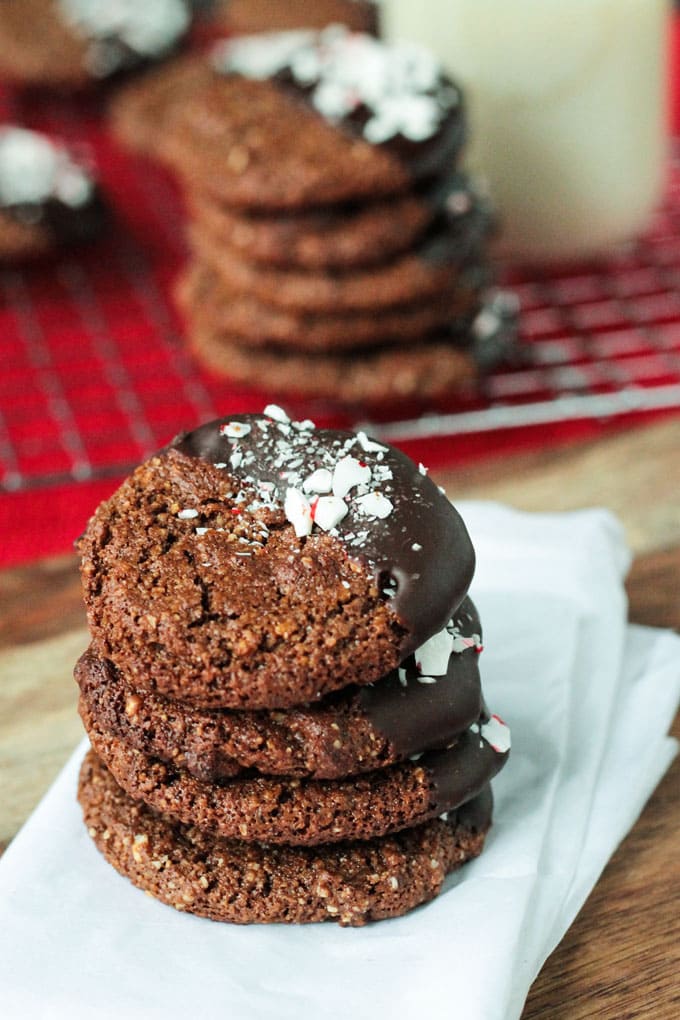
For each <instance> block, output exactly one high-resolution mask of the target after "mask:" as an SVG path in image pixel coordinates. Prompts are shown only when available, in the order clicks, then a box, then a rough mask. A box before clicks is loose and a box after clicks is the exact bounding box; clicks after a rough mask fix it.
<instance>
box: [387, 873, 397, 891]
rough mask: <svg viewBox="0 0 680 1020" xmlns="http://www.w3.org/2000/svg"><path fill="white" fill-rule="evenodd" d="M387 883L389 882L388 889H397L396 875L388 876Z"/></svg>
mask: <svg viewBox="0 0 680 1020" xmlns="http://www.w3.org/2000/svg"><path fill="white" fill-rule="evenodd" d="M389 882H390V889H398V888H399V879H398V878H397V876H396V875H390V879H389Z"/></svg>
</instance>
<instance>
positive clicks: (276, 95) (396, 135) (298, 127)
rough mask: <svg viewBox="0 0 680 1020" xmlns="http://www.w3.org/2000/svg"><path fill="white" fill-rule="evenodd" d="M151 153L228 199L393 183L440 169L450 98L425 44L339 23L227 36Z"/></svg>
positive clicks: (261, 202) (458, 124)
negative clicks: (377, 36)
mask: <svg viewBox="0 0 680 1020" xmlns="http://www.w3.org/2000/svg"><path fill="white" fill-rule="evenodd" d="M212 64H213V67H214V68H215V69H216V71H217V74H216V76H215V79H214V80H213V81H212V82H211V84H209V85H208V86H207V87H206V88H205V89H203V90H201V91H199V92H198V93H196V94H192V95H190V96H189V97H188V98H187V99H186V101H185V102H184V103H183V104H182V108H181V110H180V111H179V112H178V114H177V116H176V117H173V123H172V130H171V131H168V132H166V133H165V135H164V137H163V138H162V139H160V140H159V155H160V156H161V157H162V158H163V159H165V160H166V161H167V162H168V163H169V165H170V166H171V167H172V168H173V169H174V170H176V171H177V172H178V173H179V174H180V175H181V177H182V178H183V179H184V181H185V182H186V183H187V185H189V186H190V187H193V188H195V189H198V190H200V191H203V192H204V193H206V194H207V195H211V196H213V200H215V201H217V202H220V203H223V204H225V205H228V206H231V207H235V208H239V209H241V208H251V209H253V208H254V209H269V210H271V211H276V210H291V209H303V208H309V207H310V206H319V205H326V204H328V203H336V202H346V201H360V200H366V199H374V198H377V197H380V196H387V195H393V194H398V193H400V192H404V191H406V190H408V189H409V188H410V187H411V186H412V185H413V184H414V182H415V181H417V180H418V179H421V178H423V177H425V178H426V177H429V176H432V175H435V174H440V173H442V172H443V171H444V170H445V169H447V168H449V167H450V166H451V165H452V164H453V162H454V160H455V157H456V155H457V153H458V151H459V150H460V147H461V145H462V142H463V137H464V116H463V111H462V100H461V96H460V92H459V90H458V89H457V87H456V86H455V85H454V84H453V83H452V82H450V81H449V80H448V79H447V78H446V77H444V76H443V74H442V72H441V70H440V68H439V65H438V64H437V62H436V61H435V60H434V58H432V57H431V56H430V55H429V54H428V53H427V51H424V50H421V49H418V48H412V47H410V46H406V45H403V46H391V47H390V46H386V45H384V44H381V43H378V42H377V41H376V40H374V39H371V38H370V37H369V36H366V35H353V34H351V33H347V32H346V31H344V30H342V29H340V28H334V29H329V30H326V31H325V32H322V33H316V32H291V33H279V34H276V35H272V36H266V37H257V36H251V37H248V38H244V39H235V40H228V41H226V42H224V43H223V44H221V46H219V47H217V48H216V49H215V50H214V51H213V54H212Z"/></svg>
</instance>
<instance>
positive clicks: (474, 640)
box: [449, 627, 482, 654]
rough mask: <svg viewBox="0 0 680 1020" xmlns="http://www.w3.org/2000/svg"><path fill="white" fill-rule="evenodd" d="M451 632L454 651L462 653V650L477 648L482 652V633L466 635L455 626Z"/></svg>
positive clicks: (452, 649)
mask: <svg viewBox="0 0 680 1020" xmlns="http://www.w3.org/2000/svg"><path fill="white" fill-rule="evenodd" d="M449 634H450V635H451V640H452V647H451V651H452V652H457V653H458V654H460V653H461V652H466V651H467V650H468V648H477V649H479V651H480V652H481V650H482V638H481V635H480V634H472V635H471V636H470V637H465V636H464V635H463V634H461V632H460V630H459V629H458V627H453V628H452V629H451V630H450V631H449Z"/></svg>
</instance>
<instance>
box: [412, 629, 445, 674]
mask: <svg viewBox="0 0 680 1020" xmlns="http://www.w3.org/2000/svg"><path fill="white" fill-rule="evenodd" d="M452 649H453V635H452V634H450V633H449V631H448V630H447V629H446V628H444V630H440V631H439V632H438V633H437V634H433V635H432V637H431V638H428V640H427V641H426V642H425V644H424V645H421V646H420V648H418V650H417V651H416V653H415V655H416V666H417V667H418V672H419V673H425V674H427V675H430V674H433V675H434V676H444V675H445V674H446V671H447V670H448V668H449V659H450V658H451V652H452Z"/></svg>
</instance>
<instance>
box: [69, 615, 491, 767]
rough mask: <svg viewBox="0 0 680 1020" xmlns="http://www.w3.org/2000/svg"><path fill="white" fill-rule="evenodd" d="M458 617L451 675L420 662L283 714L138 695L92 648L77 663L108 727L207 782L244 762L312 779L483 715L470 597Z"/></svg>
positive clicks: (394, 754)
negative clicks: (427, 671)
mask: <svg viewBox="0 0 680 1020" xmlns="http://www.w3.org/2000/svg"><path fill="white" fill-rule="evenodd" d="M453 623H454V626H455V634H456V643H455V645H454V648H453V651H451V653H450V655H449V662H448V665H447V672H446V675H445V676H439V677H431V676H425V677H423V674H422V673H420V672H419V671H418V669H417V666H416V663H415V660H414V659H412V660H408V661H407V662H406V663H405V664H404V668H402V669H401V670H400V671H396V670H395V671H394V672H393V673H391V674H389V675H388V676H387V677H383V678H382V680H380V681H378V682H377V683H375V684H372V685H369V686H366V687H351V688H345V690H343V691H340V692H338V693H337V694H335V695H329V696H328V697H327V698H325V699H324V700H323V701H322V702H319V703H318V704H315V705H309V706H306V707H302V708H293V709H289V710H288V711H285V712H284V711H278V712H266V711H259V712H253V711H250V712H243V711H227V710H221V711H220V710H213V711H209V710H205V709H204V710H200V709H194V708H190V707H189V706H187V705H183V704H181V703H179V702H176V701H171V700H169V699H167V698H161V697H159V696H158V695H155V694H153V693H149V692H146V693H144V692H142V693H139V692H137V691H135V690H134V689H133V688H132V687H130V685H129V684H128V683H126V682H125V681H124V679H123V678H122V677H121V675H120V674H119V672H118V671H117V670H116V669H115V667H114V666H113V665H112V663H110V662H107V661H106V660H105V659H101V658H100V657H98V656H97V655H96V654H95V653H94V651H93V650H92V649H90V650H89V651H88V652H86V653H85V654H84V655H83V656H82V657H81V659H80V660H79V662H78V664H77V666H76V669H75V677H76V680H77V682H78V685H79V687H80V692H81V713H82V715H83V718H84V719H86V720H93V722H94V725H95V726H96V727H97V729H98V730H99V731H100V732H102V733H107V734H109V735H111V736H113V737H116V738H117V739H119V740H121V741H122V742H123V743H125V744H126V745H127V746H129V747H133V748H135V749H136V750H138V751H142V752H143V753H144V754H146V755H150V756H152V757H155V758H159V759H160V760H162V761H166V762H172V763H173V764H175V765H177V766H178V767H180V768H182V769H184V770H185V771H187V772H188V773H190V774H191V775H192V776H194V777H195V778H196V779H200V780H204V781H211V782H214V781H221V780H224V779H227V778H230V777H232V776H234V775H236V774H237V773H238V772H240V771H242V770H243V769H245V768H254V769H257V771H258V772H260V773H263V774H270V775H287V776H296V777H297V776H309V777H311V778H313V779H338V778H340V777H344V776H348V775H352V774H356V773H359V772H367V771H370V770H374V769H377V768H383V767H385V766H386V765H391V764H394V763H395V762H397V761H402V760H404V759H405V758H407V757H408V756H409V755H412V754H416V753H419V752H422V751H426V750H431V749H435V748H444V747H447V746H448V745H449V744H450V743H451V742H452V741H453V739H454V738H455V737H456V736H457V735H458V734H459V733H460V732H462V731H463V730H465V729H467V727H468V726H470V725H471V724H472V723H473V722H474V721H475V720H476V719H477V718H478V716H479V714H480V712H481V710H482V702H481V690H480V682H479V668H478V664H477V662H478V652H479V644H478V642H479V641H480V636H481V625H480V623H479V618H478V616H477V614H476V611H475V608H474V606H473V605H472V603H471V602H470V600H469V599H465V600H464V601H463V603H462V604H461V607H460V609H459V610H458V612H457V613H456V617H455V619H454V621H453ZM437 668H439V669H441V666H439V667H437Z"/></svg>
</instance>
